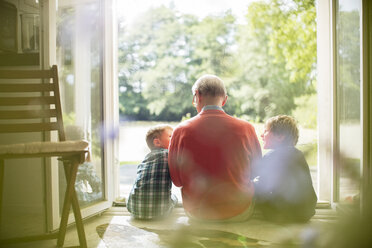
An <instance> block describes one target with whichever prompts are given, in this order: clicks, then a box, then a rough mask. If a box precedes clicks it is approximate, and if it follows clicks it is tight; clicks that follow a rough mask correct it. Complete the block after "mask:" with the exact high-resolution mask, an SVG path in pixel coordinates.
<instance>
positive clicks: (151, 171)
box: [127, 148, 173, 219]
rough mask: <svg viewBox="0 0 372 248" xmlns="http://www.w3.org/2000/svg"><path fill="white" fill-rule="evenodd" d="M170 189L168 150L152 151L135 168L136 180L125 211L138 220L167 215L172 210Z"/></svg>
mask: <svg viewBox="0 0 372 248" xmlns="http://www.w3.org/2000/svg"><path fill="white" fill-rule="evenodd" d="M171 189H172V181H171V178H170V175H169V168H168V150H167V149H163V148H160V149H155V150H152V151H151V152H150V153H149V154H147V155H146V157H145V159H144V160H143V161H142V163H141V164H139V165H138V167H137V179H136V181H135V183H134V185H133V188H132V190H131V192H130V194H129V198H128V202H127V209H128V211H129V212H131V213H132V214H133V216H134V217H135V218H139V219H152V218H156V217H161V216H164V215H167V214H168V213H169V212H170V210H172V208H173V206H172V204H171V203H172V202H171Z"/></svg>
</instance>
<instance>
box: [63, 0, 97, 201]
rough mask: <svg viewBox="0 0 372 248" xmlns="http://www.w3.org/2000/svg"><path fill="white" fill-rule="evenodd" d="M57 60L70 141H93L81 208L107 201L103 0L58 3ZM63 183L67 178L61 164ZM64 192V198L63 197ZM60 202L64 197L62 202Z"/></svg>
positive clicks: (81, 184)
mask: <svg viewBox="0 0 372 248" xmlns="http://www.w3.org/2000/svg"><path fill="white" fill-rule="evenodd" d="M59 4H60V6H59V7H58V17H57V32H58V33H57V60H58V66H59V77H60V84H61V96H62V108H63V114H64V116H63V118H64V123H65V129H66V137H67V139H86V140H88V141H89V142H90V144H91V147H90V152H91V154H90V155H91V161H90V162H86V163H84V164H83V165H82V166H80V167H79V171H78V175H77V179H76V185H75V189H76V192H77V195H78V199H79V202H80V205H81V206H86V205H89V204H92V203H95V202H97V201H101V200H103V197H104V196H103V191H104V190H103V169H102V168H103V159H102V143H101V138H100V125H101V121H102V97H101V94H102V73H101V69H102V59H101V45H100V44H102V42H103V41H102V35H101V33H102V32H101V25H100V20H101V14H100V13H101V11H100V4H99V1H90V2H89V3H86V4H77V5H74V6H71V5H68V6H66V5H64V2H63V1H60V2H59ZM60 168H61V169H60V174H59V175H60V185H61V186H62V187H64V185H65V179H64V173H63V169H62V166H61V167H60ZM61 189H63V188H61ZM63 192H64V191H63V190H60V194H61V195H60V197H61V198H60V199H63V198H62V197H63ZM60 202H61V204H62V202H63V201H60Z"/></svg>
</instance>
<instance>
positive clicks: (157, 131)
mask: <svg viewBox="0 0 372 248" xmlns="http://www.w3.org/2000/svg"><path fill="white" fill-rule="evenodd" d="M166 129H170V130H173V128H172V127H171V126H170V125H167V124H159V125H156V126H154V127H152V128H150V129H149V130H148V131H147V133H146V143H147V146H148V147H149V148H150V150H153V149H154V148H156V147H155V146H154V142H153V141H154V139H156V138H159V137H160V136H161V134H162V133H163V132H164V130H166Z"/></svg>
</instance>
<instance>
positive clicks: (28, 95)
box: [0, 65, 65, 141]
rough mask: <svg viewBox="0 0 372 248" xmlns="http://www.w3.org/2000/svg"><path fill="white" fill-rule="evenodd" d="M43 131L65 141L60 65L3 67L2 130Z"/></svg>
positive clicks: (0, 75)
mask: <svg viewBox="0 0 372 248" xmlns="http://www.w3.org/2000/svg"><path fill="white" fill-rule="evenodd" d="M27 80H30V82H27ZM43 131H57V132H58V138H59V140H60V141H64V140H65V133H64V127H63V120H62V110H61V100H60V94H59V84H58V71H57V66H56V65H54V66H52V68H51V69H50V70H0V133H21V132H43Z"/></svg>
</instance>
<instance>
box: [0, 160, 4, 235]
mask: <svg viewBox="0 0 372 248" xmlns="http://www.w3.org/2000/svg"><path fill="white" fill-rule="evenodd" d="M3 191H4V160H3V159H0V234H1V221H2V210H3Z"/></svg>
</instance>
